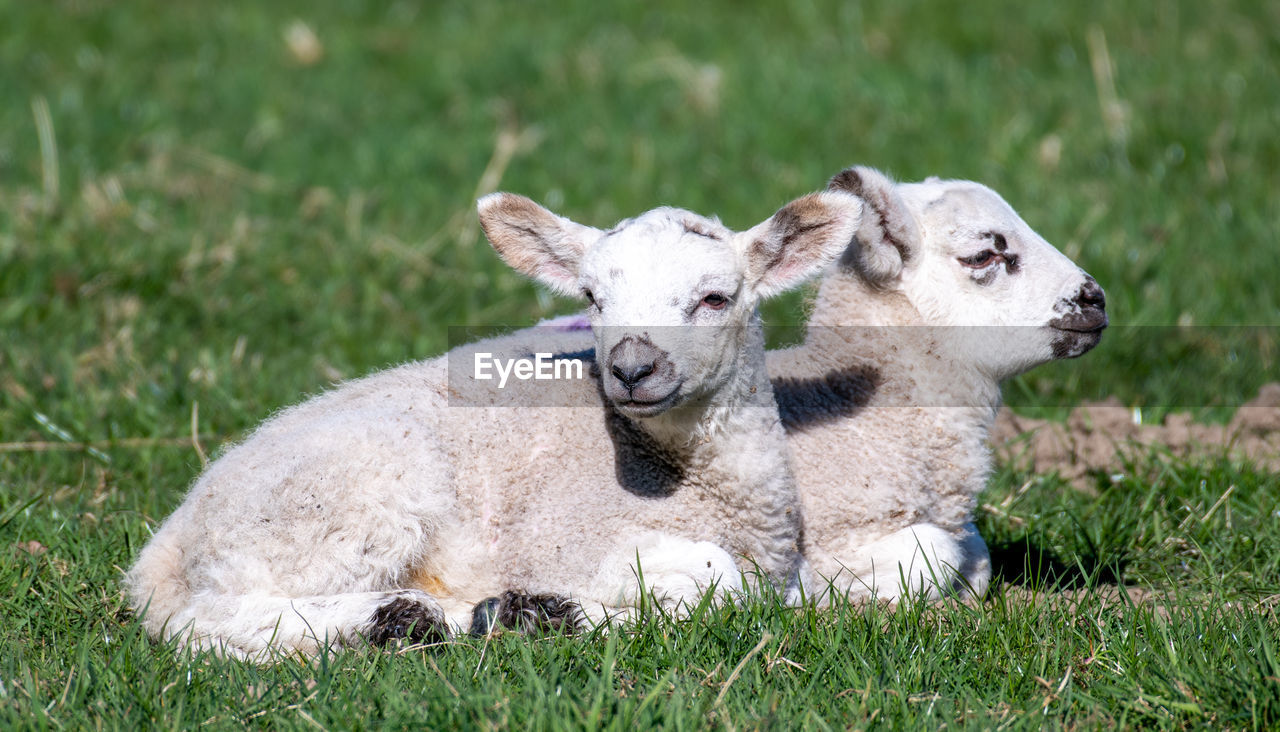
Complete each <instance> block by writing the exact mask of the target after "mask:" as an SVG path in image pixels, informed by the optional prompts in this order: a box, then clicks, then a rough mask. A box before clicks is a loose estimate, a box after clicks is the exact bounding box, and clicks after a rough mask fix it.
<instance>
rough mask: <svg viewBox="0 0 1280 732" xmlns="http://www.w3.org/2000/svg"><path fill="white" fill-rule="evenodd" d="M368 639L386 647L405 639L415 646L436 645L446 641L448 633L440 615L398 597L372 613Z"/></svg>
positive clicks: (376, 644) (367, 634) (419, 604)
mask: <svg viewBox="0 0 1280 732" xmlns="http://www.w3.org/2000/svg"><path fill="white" fill-rule="evenodd" d="M366 636H367V637H368V639H369V642H370V643H372V644H373V645H375V646H385V645H387V644H388V643H391V642H393V641H397V640H400V639H402V638H403V639H405V640H408V641H411V642H413V643H436V642H439V641H443V640H447V639H448V637H449V632H448V630H447V629H446V627H445V623H444V618H442V617H441V616H440V613H438V612H437V611H435V610H432V609H430V608H428V607H426V606H424V605H422V604H421V603H417V602H414V601H413V600H410V599H408V598H405V597H398V598H396V599H394V600H392V601H391V602H389V603H387V604H386V605H383V606H382V607H380V608H378V609H377V610H375V611H373V618H371V619H370V621H369V631H368V633H366Z"/></svg>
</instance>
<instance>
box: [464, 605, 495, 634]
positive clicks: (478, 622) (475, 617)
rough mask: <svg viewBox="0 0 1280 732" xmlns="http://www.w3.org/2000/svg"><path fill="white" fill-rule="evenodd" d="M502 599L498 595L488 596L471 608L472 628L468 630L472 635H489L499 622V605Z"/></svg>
mask: <svg viewBox="0 0 1280 732" xmlns="http://www.w3.org/2000/svg"><path fill="white" fill-rule="evenodd" d="M500 604H501V600H499V599H498V598H496V597H488V598H485V599H483V600H481V601H480V602H477V603H476V606H475V607H474V608H473V609H472V610H471V628H469V629H468V630H467V632H468V633H470V634H471V635H489V633H491V632H493V629H494V627H495V626H497V624H498V606H499V605H500Z"/></svg>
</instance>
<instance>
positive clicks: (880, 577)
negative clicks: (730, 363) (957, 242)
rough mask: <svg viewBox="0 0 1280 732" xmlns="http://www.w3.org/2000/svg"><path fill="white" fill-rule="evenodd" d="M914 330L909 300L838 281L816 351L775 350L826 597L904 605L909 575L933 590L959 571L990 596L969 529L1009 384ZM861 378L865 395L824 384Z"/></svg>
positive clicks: (816, 590)
mask: <svg viewBox="0 0 1280 732" xmlns="http://www.w3.org/2000/svg"><path fill="white" fill-rule="evenodd" d="M833 321H834V322H833ZM837 322H838V323H839V324H840V327H831V326H834V325H835V323H837ZM913 325H914V326H921V325H923V323H922V322H921V321H920V319H919V315H918V314H917V313H915V311H914V309H913V308H911V306H910V303H909V302H907V301H906V299H905V298H903V297H901V296H899V295H896V294H890V293H884V292H878V291H876V290H875V289H873V288H870V287H868V286H866V285H864V284H862V283H861V282H859V281H856V280H852V279H848V278H845V277H842V276H841V275H839V274H832V275H829V276H828V277H827V278H826V279H825V280H824V281H823V284H822V288H821V290H820V291H819V295H818V298H817V301H816V302H815V305H814V309H813V318H812V320H811V324H810V328H809V333H808V338H807V339H806V341H805V343H804V344H803V345H800V346H797V347H794V348H789V349H784V350H779V351H771V352H769V353H768V360H767V364H768V369H769V372H770V374H772V375H773V378H774V384H775V386H776V388H777V393H778V399H779V402H780V408H781V409H782V410H783V414H784V416H785V417H786V419H787V427H788V441H789V443H790V446H791V451H792V469H793V471H794V473H795V476H796V484H797V486H798V488H799V491H800V496H801V503H802V505H803V508H804V515H805V546H806V548H805V557H806V559H807V560H808V563H809V565H810V568H811V569H812V571H813V572H814V573H816V574H815V575H811V576H809V577H808V578H807V581H806V585H807V587H806V591H807V592H808V593H809V594H811V595H814V596H817V597H819V598H822V597H823V593H824V592H825V589H826V582H827V580H830V581H832V582H834V584H835V586H836V587H837V589H839V590H840V591H842V592H843V593H844V594H845V595H846V596H848V597H850V598H851V599H862V598H865V597H869V596H870V595H871V594H872V592H873V591H874V592H876V593H877V594H878V595H879V596H880V597H894V596H896V595H897V593H898V591H899V589H900V584H901V581H902V579H903V576H904V575H905V577H906V578H907V579H908V580H909V581H911V582H912V584H913V586H915V587H917V588H918V587H920V586H923V587H924V588H925V589H926V591H929V590H930V587H931V586H932V585H933V584H934V583H935V581H937V582H938V583H939V584H942V585H944V586H946V585H948V584H950V582H949V581H948V580H949V579H950V578H954V577H956V575H957V574H958V575H959V576H960V577H964V578H965V580H964V582H967V583H969V584H970V585H972V589H973V590H974V591H975V592H976V593H978V594H981V593H982V592H983V591H984V590H985V587H986V583H987V581H988V578H989V573H990V569H989V566H988V565H989V563H988V560H987V555H986V548H985V545H982V541H981V539H980V538H978V539H977V544H978V545H979V546H975V545H974V544H973V543H972V542H973V538H974V537H977V534H976V532H975V531H974V529H973V527H972V523H971V522H972V521H973V513H974V509H975V508H976V501H977V495H978V493H979V492H980V491H981V490H982V488H983V487H984V486H985V485H986V480H987V477H988V475H989V473H990V470H991V459H990V450H989V448H988V447H987V444H986V435H987V433H988V432H989V430H990V427H991V424H992V422H993V421H994V419H995V412H996V409H997V407H998V405H999V400H1000V396H999V386H998V384H996V383H994V382H992V381H991V380H990V379H988V378H986V377H984V376H982V375H981V374H977V373H974V372H972V371H967V370H966V369H965V367H964V365H963V364H959V363H957V362H956V361H955V360H952V359H949V358H947V356H946V350H945V345H946V344H945V343H939V342H938V336H939V335H940V331H938V330H937V329H934V328H929V327H916V328H913V327H910V326H913ZM902 326H907V327H902ZM850 375H852V376H853V378H856V379H858V381H859V383H860V384H862V385H864V386H865V388H864V389H862V390H860V391H854V392H853V393H851V392H850V391H849V390H848V389H837V390H832V389H830V388H824V387H825V386H826V385H827V384H829V383H830V382H831V381H832V380H841V379H848V378H850ZM940 405H941V406H940ZM832 414H838V415H845V416H844V417H843V418H834V419H833V418H830V417H829V415H832ZM966 542H968V546H967V549H968V551H966V547H965V546H960V545H964V544H965V543H966ZM975 548H979V549H980V551H977V552H975V551H973V549H975ZM922 550H923V551H922ZM913 575H914V578H913ZM963 584H964V583H963V582H962V583H957V587H955V588H954V589H963V587H962V586H961V585H963Z"/></svg>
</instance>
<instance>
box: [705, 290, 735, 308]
mask: <svg viewBox="0 0 1280 732" xmlns="http://www.w3.org/2000/svg"><path fill="white" fill-rule="evenodd" d="M701 304H702V305H703V306H704V307H708V308H711V309H712V310H723V309H724V307H725V306H726V305H728V304H729V298H727V297H725V296H724V295H721V294H720V293H718V292H713V293H711V294H710V295H707V296H706V297H704V298H702V303H701Z"/></svg>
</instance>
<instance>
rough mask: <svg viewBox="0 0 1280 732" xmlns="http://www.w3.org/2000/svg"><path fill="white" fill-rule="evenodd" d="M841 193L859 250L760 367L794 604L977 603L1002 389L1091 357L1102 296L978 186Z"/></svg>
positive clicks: (564, 323)
mask: <svg viewBox="0 0 1280 732" xmlns="http://www.w3.org/2000/svg"><path fill="white" fill-rule="evenodd" d="M829 189H830V190H842V191H848V192H850V193H852V194H854V195H856V196H858V197H859V198H860V199H862V201H863V203H864V206H865V212H864V215H863V217H862V218H861V220H860V225H859V228H858V233H857V238H856V239H855V240H854V241H853V242H851V244H850V246H849V248H848V250H847V251H846V252H845V253H844V254H843V255H842V257H841V259H840V260H839V262H838V263H837V264H836V266H834V267H833V268H832V269H831V270H830V271H829V272H828V273H827V274H826V276H825V277H824V278H823V279H822V284H821V285H820V288H819V291H818V295H817V298H816V300H815V302H814V303H813V306H812V308H811V315H810V319H809V323H808V327H807V332H806V337H805V341H804V343H803V344H802V345H800V346H797V347H794V348H788V349H783V350H778V351H770V352H769V353H768V355H767V361H766V364H767V368H768V371H769V374H770V376H771V379H772V384H773V389H774V394H775V398H776V399H777V402H778V407H779V411H780V414H781V416H782V420H783V424H784V426H785V428H786V431H787V436H788V443H789V445H790V448H791V451H792V459H793V467H794V472H795V476H796V483H797V487H798V490H799V493H800V501H801V506H802V508H803V514H804V517H805V527H804V529H805V548H804V553H805V565H804V567H803V568H802V570H801V582H800V587H799V591H798V592H796V593H794V594H793V595H792V596H791V598H790V599H791V600H792V601H793V602H798V601H799V600H800V599H801V597H807V598H808V599H810V600H815V601H817V602H819V603H829V602H830V601H831V600H832V599H833V597H835V596H837V595H841V596H844V597H846V598H848V599H850V600H853V601H862V600H866V599H869V598H871V597H877V598H879V599H882V600H890V601H892V600H895V599H897V598H899V597H900V596H901V595H902V594H903V593H904V592H905V591H908V590H910V591H914V592H917V593H920V594H921V595H923V596H924V597H927V598H934V599H936V598H939V597H941V596H942V595H948V594H957V595H959V596H962V597H963V596H968V595H976V596H981V595H982V594H983V593H984V592H985V591H986V588H987V585H988V583H989V582H990V578H991V566H990V559H989V556H988V552H987V547H986V543H985V542H984V541H983V540H982V537H981V536H980V535H979V534H978V531H977V528H976V527H975V526H974V524H973V520H974V516H973V513H974V509H975V507H976V502H977V496H978V494H979V493H980V492H981V491H982V489H983V487H984V486H985V484H986V481H987V478H988V476H989V474H990V472H991V464H992V459H991V455H990V450H989V448H988V446H987V437H988V435H989V433H990V431H991V427H992V423H993V421H994V418H995V414H996V411H997V409H998V408H999V405H1000V382H1001V381H1003V380H1004V379H1007V378H1009V377H1012V376H1015V375H1017V374H1019V373H1022V372H1024V371H1026V370H1028V369H1030V368H1033V367H1034V366H1037V365H1039V364H1043V363H1046V362H1048V361H1050V360H1053V359H1059V358H1075V357H1077V356H1080V355H1082V354H1084V353H1085V352H1087V351H1088V350H1090V349H1091V348H1093V347H1094V346H1095V345H1097V344H1098V342H1099V340H1100V339H1101V337H1102V330H1103V328H1105V327H1106V325H1107V315H1106V297H1105V295H1104V293H1103V291H1102V288H1101V287H1099V286H1098V283H1097V282H1096V281H1095V280H1094V279H1093V278H1092V277H1090V276H1089V275H1088V274H1087V273H1085V272H1084V271H1083V270H1081V269H1080V268H1079V267H1077V266H1076V265H1075V264H1074V263H1072V262H1071V261H1070V260H1069V259H1067V257H1065V256H1063V255H1062V254H1061V253H1059V252H1058V251H1057V250H1056V249H1054V248H1053V246H1052V245H1050V244H1049V243H1048V242H1046V241H1045V240H1044V239H1043V238H1041V237H1040V236H1039V235H1038V234H1036V232H1035V231H1033V230H1032V229H1031V228H1030V227H1029V226H1028V225H1027V224H1026V223H1025V222H1024V221H1023V220H1022V219H1021V218H1019V217H1018V215H1017V214H1016V213H1015V212H1014V211H1013V209H1012V208H1011V207H1010V206H1009V204H1007V203H1006V202H1005V201H1004V199H1002V198H1001V197H1000V196H999V195H998V194H996V193H995V192H994V191H992V190H991V189H989V188H987V187H985V186H983V185H981V184H978V183H973V182H969V181H947V180H939V179H937V178H930V179H929V180H926V181H925V182H923V183H911V184H894V183H893V182H892V181H891V180H889V179H888V178H887V177H886V176H884V175H883V174H882V173H880V172H878V171H876V170H873V169H870V168H866V167H856V168H850V169H848V170H845V171H843V172H841V173H840V174H838V175H836V176H835V177H834V178H832V180H831V182H830V185H829ZM552 322H555V323H557V324H558V325H560V326H561V327H564V328H568V327H572V326H573V325H574V324H575V323H578V324H579V325H581V323H582V319H581V318H580V317H579V316H570V317H567V318H561V319H557V320H556V321H552Z"/></svg>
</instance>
